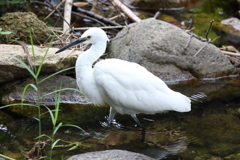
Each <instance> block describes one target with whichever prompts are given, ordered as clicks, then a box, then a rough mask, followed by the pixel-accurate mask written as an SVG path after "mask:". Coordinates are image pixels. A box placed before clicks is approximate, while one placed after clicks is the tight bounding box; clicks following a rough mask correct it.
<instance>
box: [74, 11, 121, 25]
mask: <svg viewBox="0 0 240 160" xmlns="http://www.w3.org/2000/svg"><path fill="white" fill-rule="evenodd" d="M77 10H78V11H79V12H81V13H84V14H86V15H87V16H91V17H94V18H96V19H98V20H101V21H103V22H105V23H108V24H111V25H113V26H121V24H119V23H117V22H114V21H111V20H109V19H107V18H105V17H102V16H100V15H98V14H95V13H93V12H90V11H87V10H84V9H82V8H77Z"/></svg>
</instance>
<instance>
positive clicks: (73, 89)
mask: <svg viewBox="0 0 240 160" xmlns="http://www.w3.org/2000/svg"><path fill="white" fill-rule="evenodd" d="M66 90H72V91H76V92H78V93H80V94H82V95H83V93H82V92H81V91H79V90H78V89H75V88H62V89H58V90H55V91H52V92H49V93H47V94H44V95H43V96H42V98H43V97H45V96H48V95H50V94H54V93H57V92H61V91H66Z"/></svg>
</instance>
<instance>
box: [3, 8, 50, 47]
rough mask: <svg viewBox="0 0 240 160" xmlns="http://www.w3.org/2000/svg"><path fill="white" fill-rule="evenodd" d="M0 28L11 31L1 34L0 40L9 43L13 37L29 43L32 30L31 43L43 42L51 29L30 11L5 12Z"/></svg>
mask: <svg viewBox="0 0 240 160" xmlns="http://www.w3.org/2000/svg"><path fill="white" fill-rule="evenodd" d="M0 28H2V30H3V31H11V32H12V33H11V34H9V35H1V34H0V41H2V42H3V43H10V42H12V41H13V40H15V39H18V40H20V41H23V42H25V43H28V44H30V43H31V42H30V32H29V31H31V32H32V37H33V43H34V44H41V43H44V42H45V41H46V40H47V39H48V38H49V37H50V36H51V31H50V30H49V29H48V28H47V26H46V24H45V23H44V22H42V21H41V20H39V19H38V18H37V16H36V15H35V14H34V13H32V12H14V13H6V14H5V15H4V16H3V17H1V20H0Z"/></svg>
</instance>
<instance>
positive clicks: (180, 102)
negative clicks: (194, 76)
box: [173, 92, 191, 112]
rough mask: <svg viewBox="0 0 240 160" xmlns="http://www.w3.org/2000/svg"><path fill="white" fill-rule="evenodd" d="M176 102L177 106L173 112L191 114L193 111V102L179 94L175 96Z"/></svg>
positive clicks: (176, 93)
mask: <svg viewBox="0 0 240 160" xmlns="http://www.w3.org/2000/svg"><path fill="white" fill-rule="evenodd" d="M174 97H175V98H174V101H175V102H176V103H175V105H174V106H173V110H175V111H177V112H189V111H191V100H190V99H189V98H188V97H187V96H185V95H183V94H181V93H179V92H175V96H174Z"/></svg>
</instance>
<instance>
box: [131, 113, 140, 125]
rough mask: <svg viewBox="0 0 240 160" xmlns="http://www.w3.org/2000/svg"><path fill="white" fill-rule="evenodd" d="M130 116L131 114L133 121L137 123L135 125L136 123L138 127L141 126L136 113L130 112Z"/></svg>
mask: <svg viewBox="0 0 240 160" xmlns="http://www.w3.org/2000/svg"><path fill="white" fill-rule="evenodd" d="M131 116H132V118H133V119H134V121H135V122H136V123H137V125H138V126H139V127H142V125H141V123H140V122H139V120H138V119H137V116H136V114H131Z"/></svg>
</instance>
